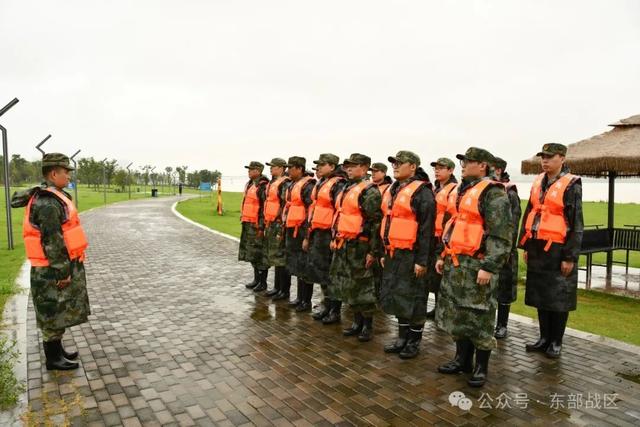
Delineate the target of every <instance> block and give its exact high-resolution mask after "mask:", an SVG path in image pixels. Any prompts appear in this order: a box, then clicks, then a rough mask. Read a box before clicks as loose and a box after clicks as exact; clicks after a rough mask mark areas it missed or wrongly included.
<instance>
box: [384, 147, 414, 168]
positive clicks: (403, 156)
mask: <svg viewBox="0 0 640 427" xmlns="http://www.w3.org/2000/svg"><path fill="white" fill-rule="evenodd" d="M388 160H389V162H390V163H412V164H414V165H416V166H420V156H418V155H417V154H416V153H414V152H412V151H398V153H397V154H396V155H395V157H392V156H389V158H388Z"/></svg>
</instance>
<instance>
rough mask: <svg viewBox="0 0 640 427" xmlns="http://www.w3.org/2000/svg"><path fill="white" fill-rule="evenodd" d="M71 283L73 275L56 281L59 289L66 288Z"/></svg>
mask: <svg viewBox="0 0 640 427" xmlns="http://www.w3.org/2000/svg"><path fill="white" fill-rule="evenodd" d="M69 284H71V276H69V277H67V278H66V279H62V280H58V281H57V282H56V286H57V287H58V289H64V288H66V287H67V286H69Z"/></svg>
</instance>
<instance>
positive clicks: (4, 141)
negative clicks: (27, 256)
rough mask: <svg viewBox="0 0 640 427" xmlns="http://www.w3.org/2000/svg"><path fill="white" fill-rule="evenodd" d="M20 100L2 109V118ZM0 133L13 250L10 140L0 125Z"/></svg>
mask: <svg viewBox="0 0 640 427" xmlns="http://www.w3.org/2000/svg"><path fill="white" fill-rule="evenodd" d="M18 102H19V101H18V98H13V100H12V101H11V102H9V103H8V104H7V105H5V106H4V107H2V110H0V117H2V115H3V114H4V113H6V112H7V111H9V109H10V108H11V107H13V106H14V105H16V104H17V103H18ZM0 132H2V155H3V156H4V157H3V162H4V202H5V205H6V211H7V243H8V245H9V250H13V224H11V196H10V195H9V193H10V192H11V190H10V187H9V178H10V176H11V174H10V173H9V140H8V139H7V130H6V129H5V128H4V127H3V126H2V125H0Z"/></svg>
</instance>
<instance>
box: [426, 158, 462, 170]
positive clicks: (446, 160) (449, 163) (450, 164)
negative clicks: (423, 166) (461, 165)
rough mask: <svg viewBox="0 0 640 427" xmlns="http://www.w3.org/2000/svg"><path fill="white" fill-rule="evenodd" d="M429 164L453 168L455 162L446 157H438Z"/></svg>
mask: <svg viewBox="0 0 640 427" xmlns="http://www.w3.org/2000/svg"><path fill="white" fill-rule="evenodd" d="M431 166H432V167H436V166H444V167H447V168H449V169H455V168H456V164H455V163H454V162H453V160H451V159H450V158H448V157H440V158H439V159H438V160H436V161H435V162H431Z"/></svg>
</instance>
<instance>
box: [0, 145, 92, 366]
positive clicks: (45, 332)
mask: <svg viewBox="0 0 640 427" xmlns="http://www.w3.org/2000/svg"><path fill="white" fill-rule="evenodd" d="M73 170H74V168H73V167H72V166H70V165H69V157H67V156H65V155H64V154H61V153H48V154H45V155H44V156H43V158H42V175H43V177H44V183H42V185H40V186H39V187H34V188H31V189H29V190H25V191H22V192H18V193H14V195H13V198H12V200H11V206H12V207H14V208H19V207H24V206H26V209H25V214H24V221H23V223H22V227H23V231H22V235H23V237H24V246H25V250H26V255H27V258H28V259H29V262H30V263H31V296H32V298H33V307H34V309H35V314H36V322H37V325H38V328H40V330H41V332H42V341H43V346H44V354H45V357H46V367H47V369H48V370H63V371H64V370H70V369H76V368H77V367H78V363H77V362H76V361H75V360H76V359H77V358H78V352H67V351H66V350H65V349H64V347H63V346H62V336H63V335H64V333H65V329H66V328H70V327H71V326H75V325H79V324H81V323H85V322H87V318H88V316H89V314H91V310H90V308H89V297H88V294H87V278H86V275H85V270H84V259H85V249H86V248H87V246H88V243H87V239H86V237H85V235H84V231H83V229H82V225H81V224H80V217H79V215H78V211H77V209H76V207H75V205H74V204H73V202H72V201H71V195H69V194H68V193H67V192H66V191H64V190H63V189H64V188H65V187H67V185H68V184H69V180H70V171H73Z"/></svg>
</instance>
